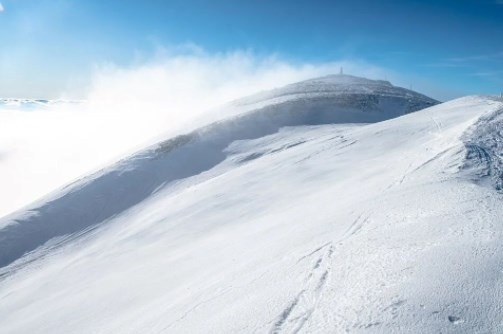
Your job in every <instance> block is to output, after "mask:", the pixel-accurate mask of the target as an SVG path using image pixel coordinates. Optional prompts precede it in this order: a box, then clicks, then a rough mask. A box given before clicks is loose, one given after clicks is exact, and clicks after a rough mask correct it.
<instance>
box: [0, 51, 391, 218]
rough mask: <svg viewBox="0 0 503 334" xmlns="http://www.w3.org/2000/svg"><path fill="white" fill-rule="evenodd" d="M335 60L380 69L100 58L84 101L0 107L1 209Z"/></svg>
mask: <svg viewBox="0 0 503 334" xmlns="http://www.w3.org/2000/svg"><path fill="white" fill-rule="evenodd" d="M341 66H343V67H344V70H345V72H346V73H350V74H355V75H363V76H367V77H383V76H384V75H383V74H382V73H383V72H382V70H380V69H378V68H375V67H373V66H370V65H366V64H363V63H355V62H349V61H341V62H334V63H326V64H318V65H314V64H296V63H293V62H289V61H285V60H282V59H281V58H280V57H277V56H257V55H255V54H254V53H252V52H243V51H236V52H229V53H219V54H210V53H207V52H205V51H201V50H200V49H197V48H192V50H190V51H189V52H186V51H184V52H172V51H163V52H159V54H158V55H157V56H156V57H153V58H151V59H149V60H147V61H143V62H137V63H136V64H135V65H133V66H129V67H119V66H117V65H114V64H107V65H103V66H98V67H97V68H96V72H95V73H94V74H93V76H92V77H93V79H92V84H91V85H89V86H88V87H87V89H86V92H85V95H84V96H87V98H86V101H87V102H85V103H78V104H75V103H54V104H49V105H48V106H42V105H41V106H40V107H38V104H37V103H32V104H31V107H30V109H29V112H28V111H23V110H24V109H23V108H22V107H21V108H19V107H16V108H17V109H15V110H14V109H13V110H9V107H7V110H6V108H5V106H4V107H3V108H2V107H1V106H0V184H2V188H3V189H4V191H3V192H2V193H1V194H0V203H1V204H0V216H3V215H4V214H7V213H9V212H11V211H13V210H15V209H18V208H20V207H21V206H23V205H26V204H29V203H30V202H32V201H33V200H35V199H37V198H38V197H40V196H43V195H45V194H46V193H48V192H49V191H52V190H54V189H55V188H57V187H60V186H63V185H64V184H66V183H68V182H70V181H72V180H73V179H75V178H77V177H79V176H81V175H83V174H86V173H88V172H90V171H91V170H94V169H96V168H99V167H100V166H104V165H106V164H109V163H111V162H113V161H115V160H117V159H119V158H120V157H122V156H124V155H126V154H128V153H130V152H132V151H134V150H137V149H140V148H141V147H143V146H145V145H147V144H149V143H150V142H152V141H155V140H158V139H161V138H163V137H167V136H170V135H171V134H174V133H176V132H180V131H187V130H190V128H193V127H196V126H198V125H201V124H202V122H203V121H202V119H205V121H204V122H208V121H211V120H212V119H214V117H213V118H212V117H208V115H217V116H218V117H223V116H224V115H221V114H219V113H214V114H212V113H205V111H207V110H212V109H214V110H220V109H219V108H217V107H218V106H219V105H221V104H224V103H226V102H228V101H231V100H233V99H236V98H239V97H242V96H244V95H248V94H251V93H255V92H257V91H261V90H266V89H270V88H274V87H278V86H282V85H285V84H288V83H292V82H295V81H298V80H302V79H307V78H311V77H316V76H321V75H325V74H330V73H338V71H339V67H341ZM27 105H28V104H27ZM33 105H35V107H33ZM215 108H216V109H215ZM19 109H21V111H20V110H19ZM203 116H204V117H203Z"/></svg>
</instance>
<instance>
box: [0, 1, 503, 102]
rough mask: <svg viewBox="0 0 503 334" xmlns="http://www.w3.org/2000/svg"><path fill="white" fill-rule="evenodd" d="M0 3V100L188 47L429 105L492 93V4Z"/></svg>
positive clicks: (498, 60)
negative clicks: (370, 82) (360, 73)
mask: <svg viewBox="0 0 503 334" xmlns="http://www.w3.org/2000/svg"><path fill="white" fill-rule="evenodd" d="M0 3H1V4H2V7H3V8H4V10H3V11H2V12H0V96H8V95H16V96H37V97H41V96H42V95H44V96H48V97H53V96H55V95H57V94H58V93H59V92H60V91H62V90H64V89H66V88H67V87H73V86H76V87H78V86H79V85H81V84H84V83H85V82H86V81H87V80H89V75H90V73H91V72H92V70H93V68H95V67H96V65H99V64H103V63H114V64H117V65H119V66H128V65H130V64H132V63H134V62H138V61H139V59H142V58H148V57H149V55H151V54H154V53H156V51H157V50H158V49H159V48H162V47H170V46H176V45H182V44H187V43H193V44H195V45H198V46H199V47H201V48H203V49H204V50H206V52H209V53H218V52H229V51H233V50H251V51H252V52H253V53H254V54H257V55H259V56H267V55H270V54H276V55H278V56H279V57H281V58H282V59H286V60H287V61H289V62H292V63H314V64H317V63H324V62H330V61H338V60H358V61H363V62H367V63H369V64H372V65H375V66H379V67H382V68H385V69H390V70H391V71H393V72H394V73H400V75H402V76H403V77H406V78H407V80H409V81H410V82H411V84H412V85H413V86H414V82H416V81H417V82H429V83H432V85H434V86H435V87H438V89H439V90H442V92H441V93H438V94H437V96H440V97H444V96H445V97H455V96H458V95H465V94H474V93H496V92H499V91H501V90H503V43H502V41H503V0H478V1H476V0H456V1H443V0H437V1H432V0H423V1H407V0H402V1H398V0H381V1H376V0H352V1H323V0H285V1H283V0H281V1H280V0H278V1H273V0H253V1H252V0H242V1H237V0H234V1H230V0H229V1H227V0H212V1H209V0H171V1H167V0H166V1H161V0H148V1H129V0H121V1H114V0H108V1H103V0H87V1H84V0H79V1H77V0H50V1H48V0H0ZM419 86H420V85H419ZM413 88H414V87H413Z"/></svg>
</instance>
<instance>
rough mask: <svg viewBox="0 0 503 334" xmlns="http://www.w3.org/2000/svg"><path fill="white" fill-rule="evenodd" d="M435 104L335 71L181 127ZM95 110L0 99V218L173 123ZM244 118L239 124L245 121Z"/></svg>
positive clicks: (292, 121) (369, 117)
mask: <svg viewBox="0 0 503 334" xmlns="http://www.w3.org/2000/svg"><path fill="white" fill-rule="evenodd" d="M434 103H437V102H436V101H434V100H432V99H430V98H427V97H425V96H423V95H420V94H418V93H415V92H411V91H408V90H405V89H403V88H399V87H395V86H392V85H391V84H389V83H386V82H381V81H373V80H367V79H362V78H357V77H351V76H341V75H337V76H331V77H326V78H320V79H316V80H311V81H306V82H302V83H297V84H292V85H289V86H286V87H283V88H278V89H276V90H273V91H271V92H265V93H262V94H259V95H256V96H253V97H251V98H248V99H244V100H240V101H236V102H235V103H231V104H230V105H228V106H224V107H222V108H219V109H218V110H215V111H214V112H209V113H207V115H209V116H208V117H207V118H204V119H200V120H197V122H196V121H194V122H191V125H190V127H189V129H188V130H186V131H185V132H190V131H191V130H193V129H195V128H197V127H199V126H204V125H206V124H209V123H211V122H213V121H214V120H215V118H219V119H222V120H224V119H227V118H228V117H230V116H243V115H246V114H247V113H255V114H256V116H250V115H248V116H247V117H248V118H250V117H251V118H254V120H253V122H255V123H257V122H262V123H261V124H265V123H267V122H269V121H268V118H271V122H272V123H273V124H271V125H266V127H267V128H268V129H267V130H265V131H269V133H271V132H270V131H276V129H277V128H278V126H280V125H281V126H284V125H298V124H325V123H334V122H335V123H344V122H374V121H379V120H384V119H389V118H391V117H396V116H398V115H402V114H404V113H407V112H410V111H415V110H419V109H422V108H425V107H427V106H430V105H432V104H434ZM146 105H149V104H148V103H146ZM94 108H95V106H94V105H93V104H89V105H88V104H86V103H84V101H63V100H51V101H46V100H22V99H0V184H1V185H2V188H3V189H4V191H1V192H0V217H3V216H5V215H7V214H9V213H11V212H13V211H15V210H17V209H20V208H21V207H24V206H26V205H29V204H30V203H31V202H33V201H34V200H36V199H38V198H40V197H42V196H43V195H45V194H47V193H49V192H51V191H53V190H55V189H57V188H60V187H62V186H64V185H65V184H67V183H69V182H71V181H73V180H75V179H76V178H78V177H81V176H82V175H86V174H88V173H90V172H91V171H94V170H96V169H98V168H100V167H102V166H106V165H108V164H110V163H112V162H114V161H117V160H118V159H119V158H121V157H124V156H125V155H127V154H130V153H131V152H132V151H134V150H137V149H138V148H141V147H144V146H145V145H146V143H153V141H152V138H158V137H159V138H166V132H167V131H169V128H174V127H176V126H177V125H173V123H174V120H173V117H174V116H170V113H171V112H172V111H171V110H169V108H168V107H167V108H166V115H165V116H163V115H150V114H149V113H148V112H145V111H144V110H140V111H138V112H137V113H136V114H138V115H139V116H138V115H137V116H135V115H134V113H133V115H130V114H128V113H125V112H124V111H123V110H108V109H107V110H104V111H103V112H98V111H96V110H94ZM243 120H245V119H244V118H243V119H241V120H237V121H238V122H241V123H243V124H244V122H243ZM192 123H193V124H194V125H193V126H192ZM175 133H176V131H175ZM170 135H172V133H170ZM237 139H238V138H237ZM158 140H159V139H157V140H156V141H158Z"/></svg>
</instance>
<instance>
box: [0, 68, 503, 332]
mask: <svg viewBox="0 0 503 334" xmlns="http://www.w3.org/2000/svg"><path fill="white" fill-rule="evenodd" d="M436 103H437V102H436V101H434V100H431V99H429V98H427V97H425V96H423V95H420V94H417V93H414V92H412V91H408V90H405V89H401V88H397V87H394V86H391V85H390V84H389V83H387V82H385V81H369V80H365V79H360V78H355V77H349V76H330V77H325V78H321V79H315V80H308V81H305V82H302V83H298V84H294V85H290V86H287V87H285V88H282V89H279V90H273V91H271V92H265V93H261V94H259V95H256V96H253V97H249V98H246V99H241V100H238V101H236V102H234V103H231V104H230V105H227V106H225V107H224V108H225V109H226V110H227V112H229V113H231V114H232V115H234V116H232V117H231V118H227V119H224V120H222V121H220V122H217V123H213V124H210V125H208V126H205V127H202V128H199V129H198V130H195V131H192V132H188V133H187V134H185V135H181V136H177V137H173V138H167V139H166V140H164V141H162V142H160V143H158V144H155V145H153V146H149V147H147V148H145V149H143V150H141V151H139V152H138V153H136V154H134V155H131V156H130V157H128V158H125V159H123V160H121V161H119V162H118V163H116V164H113V165H111V166H109V167H107V168H105V169H103V170H101V171H99V172H97V173H94V174H92V175H89V176H87V177H86V178H83V179H81V180H78V181H76V182H74V183H73V184H71V185H69V186H67V187H65V188H63V189H60V190H59V191H56V192H54V193H52V194H51V195H49V196H46V197H44V198H42V199H41V200H39V201H37V202H36V203H34V204H31V205H30V206H28V207H27V208H26V209H23V210H20V211H18V212H16V213H14V214H12V215H10V216H7V217H5V218H4V219H3V220H1V221H0V261H1V263H0V265H2V266H3V267H2V268H1V269H0V314H2V315H4V317H3V319H2V320H1V321H0V332H2V333H3V332H5V333H70V332H71V333H158V332H165V333H243V332H244V333H254V332H257V333H297V332H302V333H319V332H335V333H344V332H350V333H360V332H365V333H404V332H407V333H421V332H424V333H432V332H434V333H436V332H442V333H459V332H467V333H492V332H498V331H500V330H501V314H500V309H501V307H502V306H501V303H502V302H501V298H500V297H499V296H500V294H501V293H502V292H501V288H500V287H501V286H502V284H501V283H502V280H503V276H502V273H501V263H502V261H503V258H502V256H501V255H500V254H503V253H502V246H501V237H502V233H503V228H502V227H501V224H500V221H501V217H502V215H503V211H502V210H503V209H502V207H501V205H500V203H501V199H502V198H501V194H500V193H499V192H498V190H500V189H501V175H502V174H501V170H502V167H501V166H502V162H501V155H502V152H501V149H502V147H501V135H500V130H499V129H500V128H501V124H502V122H503V102H501V101H498V100H496V99H494V98H489V97H466V98H462V99H458V100H454V101H451V102H447V103H443V104H439V105H435V104H436ZM433 105H435V106H433ZM417 110H419V111H417ZM414 111H416V112H414ZM369 123H370V124H369Z"/></svg>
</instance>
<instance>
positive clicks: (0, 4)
mask: <svg viewBox="0 0 503 334" xmlns="http://www.w3.org/2000/svg"><path fill="white" fill-rule="evenodd" d="M3 11H4V7H3V5H2V3H1V2H0V13H2V12H3Z"/></svg>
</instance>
